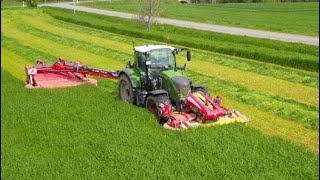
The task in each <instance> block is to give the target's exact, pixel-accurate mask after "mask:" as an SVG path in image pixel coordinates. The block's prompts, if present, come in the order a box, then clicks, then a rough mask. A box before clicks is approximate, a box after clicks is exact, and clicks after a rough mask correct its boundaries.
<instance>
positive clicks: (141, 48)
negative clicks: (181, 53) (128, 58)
mask: <svg viewBox="0 0 320 180" xmlns="http://www.w3.org/2000/svg"><path fill="white" fill-rule="evenodd" d="M165 48H168V49H170V50H172V51H173V50H174V47H172V46H166V45H144V46H138V47H134V50H135V51H138V52H149V51H151V50H154V49H165Z"/></svg>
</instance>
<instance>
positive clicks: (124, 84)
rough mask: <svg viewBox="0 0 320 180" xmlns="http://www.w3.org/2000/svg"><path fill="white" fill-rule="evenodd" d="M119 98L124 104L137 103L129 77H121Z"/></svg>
mask: <svg viewBox="0 0 320 180" xmlns="http://www.w3.org/2000/svg"><path fill="white" fill-rule="evenodd" d="M118 96H119V98H120V99H121V100H122V101H124V102H128V103H134V102H135V96H134V92H133V88H132V85H131V82H130V80H129V78H128V76H126V75H121V76H120V78H119V84H118Z"/></svg>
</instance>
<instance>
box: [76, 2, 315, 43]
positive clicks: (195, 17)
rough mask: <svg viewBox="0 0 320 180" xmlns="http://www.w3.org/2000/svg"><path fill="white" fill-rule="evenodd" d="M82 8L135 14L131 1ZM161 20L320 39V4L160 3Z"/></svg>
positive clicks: (135, 7) (135, 5) (97, 4)
mask: <svg viewBox="0 0 320 180" xmlns="http://www.w3.org/2000/svg"><path fill="white" fill-rule="evenodd" d="M80 5H81V6H88V7H94V8H99V9H109V10H116V11H124V12H130V13H137V9H138V5H137V4H136V3H135V1H132V0H120V1H112V2H108V1H103V2H84V3H80ZM161 5H162V9H161V13H160V16H161V17H167V18H173V19H181V20H187V21H195V22H202V23H209V24H220V25H229V26H236V27H244V28H251V29H261V30H269V31H277V32H286V33H294V34H303V35H311V36H317V37H319V27H318V26H319V3H318V2H299V3H225V4H222V3H221V4H179V3H168V2H166V3H162V4H161Z"/></svg>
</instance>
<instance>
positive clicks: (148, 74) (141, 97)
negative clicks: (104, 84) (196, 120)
mask: <svg viewBox="0 0 320 180" xmlns="http://www.w3.org/2000/svg"><path fill="white" fill-rule="evenodd" d="M184 50H186V51H187V53H186V54H187V60H188V61H191V51H190V50H189V49H186V48H180V49H177V48H173V47H171V46H165V45H145V46H139V47H134V62H133V64H131V62H129V63H128V64H127V66H126V68H125V69H124V70H122V72H121V73H120V74H119V84H118V94H119V97H120V99H122V100H123V101H125V102H129V103H133V104H135V105H137V106H143V107H146V108H148V109H149V110H150V111H151V112H153V113H154V114H155V115H156V117H157V118H158V120H161V117H160V115H161V114H160V108H161V107H160V106H161V104H166V103H171V105H172V107H173V110H174V111H179V112H180V111H183V109H184V102H185V99H186V98H187V96H188V95H189V93H190V92H196V91H202V92H203V93H205V95H207V96H210V95H209V93H208V90H207V88H206V87H204V86H203V85H199V84H198V85H193V84H192V81H191V80H190V79H188V78H187V77H186V76H183V75H182V73H181V71H183V70H185V69H186V64H185V65H184V67H177V63H176V55H177V54H179V53H180V52H181V51H184ZM158 107H159V108H158Z"/></svg>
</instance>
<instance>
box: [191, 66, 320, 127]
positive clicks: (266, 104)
mask: <svg viewBox="0 0 320 180" xmlns="http://www.w3.org/2000/svg"><path fill="white" fill-rule="evenodd" d="M185 74H186V75H187V76H188V77H190V78H192V79H193V81H195V82H202V83H204V84H206V85H207V87H208V88H209V90H212V91H213V90H214V91H215V94H217V95H219V94H220V95H221V94H222V95H224V96H229V97H232V98H233V99H234V100H236V101H238V102H241V103H245V104H248V105H251V106H255V107H257V108H259V109H260V110H263V111H266V112H269V113H272V114H274V115H276V116H279V117H282V118H284V119H287V120H291V121H296V122H299V123H301V124H303V125H304V126H305V127H307V128H310V129H318V128H319V107H318V106H309V105H306V104H303V103H300V102H297V101H294V100H291V99H286V98H283V97H279V96H272V95H270V94H268V93H265V92H261V91H257V90H251V89H249V88H247V87H245V86H240V85H238V84H235V83H232V82H229V81H226V80H223V79H220V78H217V77H207V76H201V74H198V73H195V72H191V71H188V72H186V73H185ZM252 113H254V112H252Z"/></svg>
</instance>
